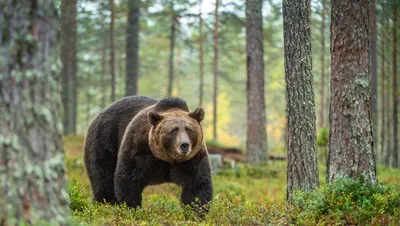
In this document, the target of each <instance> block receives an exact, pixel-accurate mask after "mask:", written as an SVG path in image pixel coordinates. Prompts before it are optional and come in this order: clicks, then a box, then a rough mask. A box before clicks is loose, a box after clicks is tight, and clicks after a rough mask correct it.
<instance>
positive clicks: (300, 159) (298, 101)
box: [282, 0, 319, 200]
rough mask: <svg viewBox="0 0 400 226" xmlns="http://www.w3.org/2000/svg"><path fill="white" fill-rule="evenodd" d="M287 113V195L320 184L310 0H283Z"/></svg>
mask: <svg viewBox="0 0 400 226" xmlns="http://www.w3.org/2000/svg"><path fill="white" fill-rule="evenodd" d="M282 6H283V32H284V42H285V81H286V101H287V104H286V116H287V123H288V128H287V130H288V133H287V147H288V165H287V198H288V200H290V199H291V196H292V192H293V191H294V190H295V189H300V190H304V191H310V190H313V189H314V188H316V187H317V186H318V185H319V181H318V162H317V138H316V118H315V100H314V85H313V75H312V73H311V71H312V60H311V35H310V17H309V8H310V1H309V0H302V1H298V0H287V1H283V4H282Z"/></svg>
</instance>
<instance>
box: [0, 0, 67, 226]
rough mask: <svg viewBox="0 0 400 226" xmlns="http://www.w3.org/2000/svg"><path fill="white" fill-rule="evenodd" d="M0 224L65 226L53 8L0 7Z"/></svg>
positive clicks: (39, 4)
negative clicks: (0, 29) (0, 28)
mask: <svg viewBox="0 0 400 226" xmlns="http://www.w3.org/2000/svg"><path fill="white" fill-rule="evenodd" d="M0 9H1V10H0V11H1V12H0V21H1V23H0V24H1V25H0V26H1V27H2V31H6V32H7V33H6V34H7V35H4V36H2V35H3V34H4V33H3V32H2V31H0V36H1V37H0V57H1V58H0V59H1V60H0V61H1V67H0V74H1V76H0V90H1V92H0V109H1V114H0V123H1V125H0V137H1V138H0V146H1V148H0V166H1V167H0V204H1V207H0V224H2V225H65V224H67V221H68V217H69V214H70V212H69V208H68V194H67V191H66V187H67V183H66V177H65V163H64V152H63V149H62V139H61V132H62V131H61V130H62V123H61V122H62V119H61V107H62V106H61V95H60V94H61V93H60V91H61V84H60V80H61V78H60V74H59V72H60V71H59V66H58V64H57V59H58V57H59V55H58V54H59V52H58V46H57V45H58V40H57V32H58V26H59V25H58V18H57V14H56V12H57V11H56V7H55V5H54V1H50V0H42V1H34V4H32V2H31V1H2V2H1V3H0Z"/></svg>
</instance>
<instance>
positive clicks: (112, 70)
mask: <svg viewBox="0 0 400 226" xmlns="http://www.w3.org/2000/svg"><path fill="white" fill-rule="evenodd" d="M109 3H110V13H111V21H110V73H111V102H114V101H115V47H114V20H115V12H114V0H110V1H109Z"/></svg>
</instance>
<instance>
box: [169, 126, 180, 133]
mask: <svg viewBox="0 0 400 226" xmlns="http://www.w3.org/2000/svg"><path fill="white" fill-rule="evenodd" d="M178 130H179V128H178V127H176V128H173V129H172V130H170V131H169V133H176V132H178Z"/></svg>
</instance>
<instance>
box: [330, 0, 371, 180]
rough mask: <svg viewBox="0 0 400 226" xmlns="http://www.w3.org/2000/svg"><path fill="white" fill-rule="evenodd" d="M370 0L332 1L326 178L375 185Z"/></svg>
mask: <svg viewBox="0 0 400 226" xmlns="http://www.w3.org/2000/svg"><path fill="white" fill-rule="evenodd" d="M368 4H369V0H359V1H357V2H353V1H340V0H332V23H331V31H332V32H331V59H332V73H331V74H332V76H331V107H330V131H329V153H328V165H327V181H328V182H332V181H333V180H335V179H336V178H342V177H349V178H357V177H358V176H359V175H360V174H364V176H365V181H366V182H368V183H376V182H377V179H376V164H375V158H374V143H373V137H372V124H371V109H370V104H369V103H370V102H369V99H370V72H369V63H370V62H369V61H370V60H369V15H368V14H369V10H368V9H369V7H368V6H369V5H368Z"/></svg>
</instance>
